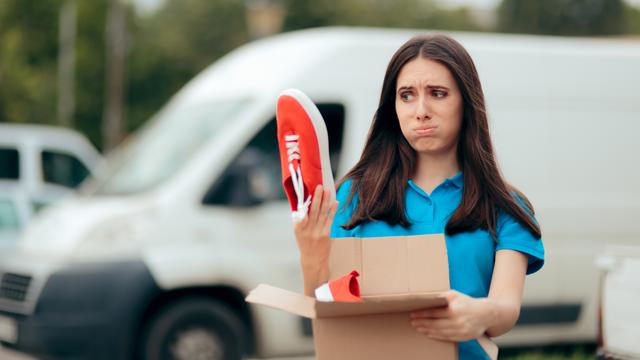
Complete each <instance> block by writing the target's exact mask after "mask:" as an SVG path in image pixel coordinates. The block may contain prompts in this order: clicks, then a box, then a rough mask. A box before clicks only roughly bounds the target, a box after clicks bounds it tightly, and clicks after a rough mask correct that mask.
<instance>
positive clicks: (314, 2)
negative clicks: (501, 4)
mask: <svg viewBox="0 0 640 360" xmlns="http://www.w3.org/2000/svg"><path fill="white" fill-rule="evenodd" d="M284 4H285V8H286V14H287V16H286V18H285V24H284V30H285V31H288V30H296V29H302V28H308V27H317V26H329V25H345V26H376V27H396V28H418V29H441V30H480V29H481V28H480V26H479V25H478V24H476V23H475V21H474V20H473V16H472V14H471V13H470V11H469V9H468V8H465V7H461V8H457V9H442V8H440V7H438V6H437V4H436V3H434V2H433V1H431V0H396V1H386V0H344V1H333V0H284Z"/></svg>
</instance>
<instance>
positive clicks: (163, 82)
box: [0, 0, 640, 359]
mask: <svg viewBox="0 0 640 360" xmlns="http://www.w3.org/2000/svg"><path fill="white" fill-rule="evenodd" d="M326 26H360V27H381V28H408V29H424V30H443V31H465V32H478V33H489V32H491V33H513V34H534V35H545V36H563V37H589V38H603V39H627V38H629V39H637V37H638V36H640V0H538V1H529V0H451V1H446V0H341V1H335V0H0V123H7V124H38V125H53V126H56V127H57V128H58V129H57V130H55V131H58V133H55V131H54V130H53V129H49V130H48V131H50V132H47V133H44V134H41V135H40V136H41V137H44V138H46V139H44V140H42V141H45V142H46V141H54V142H58V143H63V144H65V145H66V146H72V147H73V149H74V150H73V151H75V152H74V154H75V155H74V156H69V154H68V153H55V152H50V153H48V154H43V157H42V162H43V167H44V170H43V173H44V176H45V177H46V178H47V179H48V181H49V182H51V183H55V184H57V185H58V188H54V189H49V190H47V191H44V192H43V193H42V194H40V195H38V196H39V197H38V196H36V197H37V199H36V201H34V202H33V204H28V205H27V206H24V205H20V206H21V207H22V208H20V209H18V210H16V214H18V215H11V216H8V217H7V216H6V215H7V214H9V210H8V208H7V207H5V205H3V204H4V203H3V202H2V201H3V200H2V198H0V214H2V213H3V212H4V214H5V219H6V218H9V219H10V220H5V223H4V224H2V225H3V226H4V227H7V228H11V226H15V225H16V224H17V223H18V222H19V221H18V218H17V217H21V218H25V219H28V218H30V217H31V216H33V215H34V214H35V213H37V212H38V211H39V210H40V208H42V207H44V206H46V205H47V204H49V203H52V202H54V201H56V199H57V196H58V194H57V192H60V196H62V195H63V193H64V192H65V191H66V190H64V189H70V191H72V190H73V189H74V188H76V187H77V186H79V184H80V183H81V182H82V181H83V180H84V179H85V178H86V177H87V176H89V175H90V174H91V172H92V171H93V170H94V169H95V167H96V166H97V165H96V164H97V163H98V162H99V161H100V159H101V157H102V156H103V155H106V154H108V153H109V152H110V151H111V150H112V149H114V148H116V147H117V145H118V144H120V143H122V142H123V141H125V140H126V139H127V138H128V137H129V136H130V135H131V134H132V133H133V132H134V131H136V130H137V129H138V128H140V127H141V126H142V125H143V124H144V123H145V122H146V121H147V120H148V119H150V118H151V117H152V116H153V115H154V114H155V113H156V112H157V111H158V110H159V109H160V108H161V107H162V106H163V105H164V104H166V103H167V101H168V100H169V99H170V98H171V97H172V96H173V95H174V94H175V93H176V92H177V91H178V90H180V88H182V87H183V86H184V85H185V84H186V83H187V82H188V81H189V80H190V79H192V78H193V77H194V76H195V75H196V74H198V73H199V72H201V71H202V70H203V69H205V68H206V67H207V66H209V65H210V64H212V63H213V62H215V61H216V60H217V59H219V58H220V57H222V56H223V55H225V54H227V53H229V52H230V51H231V50H233V49H235V48H237V47H239V46H240V45H243V44H245V43H248V42H251V41H253V40H257V39H261V38H265V37H269V36H272V35H275V34H278V33H283V32H290V31H294V30H299V29H306V28H316V27H326ZM638 66H639V67H640V64H638ZM0 125H1V124H0ZM60 127H61V128H63V129H73V130H75V131H76V132H77V133H71V132H64V131H62V130H63V129H59V128H60ZM23 130H24V129H23ZM12 131H16V130H15V129H9V128H1V127H0V138H1V137H2V135H3V133H4V135H5V136H6V137H7V138H17V137H19V136H27V135H25V134H24V131H22V130H21V132H20V133H19V132H12ZM38 131H39V130H37V129H35V128H27V133H28V136H37V135H38V134H37V132H38ZM0 147H1V146H0ZM0 150H2V149H0ZM69 151H71V150H69ZM17 161H18V160H17V156H15V155H14V154H13V153H11V152H9V151H0V162H1V165H2V169H1V170H0V172H1V173H0V174H1V175H2V176H1V177H2V178H3V179H14V178H17V177H18V175H17V174H16V173H14V172H13V170H11V169H12V166H13V165H15V164H16V163H17ZM11 186H12V185H11V184H4V183H3V182H0V191H1V192H2V193H3V194H10V196H11V197H12V201H14V200H15V202H16V203H21V200H20V197H25V196H26V195H24V194H20V190H17V189H14V188H11ZM5 188H6V189H5ZM51 194H53V195H51ZM6 196H9V195H6ZM22 202H24V201H22ZM32 205H33V206H32ZM12 214H13V213H12ZM12 216H13V217H15V218H13V217H12ZM0 235H2V236H4V235H3V234H0ZM14 235H15V234H13V235H11V234H10V236H14ZM1 240H2V237H0V244H2V241H1ZM0 331H2V323H1V322H0ZM8 336H11V333H9V335H8ZM594 340H595V339H594ZM503 354H504V357H502V358H505V359H590V358H595V341H594V342H593V343H587V344H575V345H563V346H555V347H541V348H539V349H536V348H533V349H532V348H528V349H507V350H506V351H505V352H503ZM5 357H6V358H11V359H13V358H15V359H22V358H23V357H22V355H17V354H15V353H13V352H9V351H8V350H2V349H0V358H5ZM25 358H26V357H25Z"/></svg>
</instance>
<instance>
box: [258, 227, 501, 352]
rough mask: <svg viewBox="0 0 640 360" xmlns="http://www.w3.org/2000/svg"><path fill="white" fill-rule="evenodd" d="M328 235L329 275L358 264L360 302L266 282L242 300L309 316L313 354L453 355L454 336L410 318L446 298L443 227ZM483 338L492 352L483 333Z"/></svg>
mask: <svg viewBox="0 0 640 360" xmlns="http://www.w3.org/2000/svg"><path fill="white" fill-rule="evenodd" d="M331 241H332V248H331V254H330V258H329V273H330V274H329V278H330V279H334V278H337V277H340V276H342V275H344V274H346V273H348V272H350V271H351V270H357V271H358V272H359V273H360V278H359V282H360V291H361V295H362V297H363V298H364V300H365V301H364V302H363V303H339V302H319V301H316V300H315V299H314V298H313V297H309V296H305V295H301V294H297V293H294V292H291V291H287V290H283V289H279V288H275V287H272V286H269V285H264V284H261V285H259V286H258V287H257V288H256V289H254V290H252V291H251V293H249V295H248V296H247V299H246V300H247V302H250V303H255V304H262V305H266V306H270V307H273V308H277V309H281V310H284V311H287V312H290V313H292V314H297V315H300V316H304V317H307V318H310V319H312V320H313V334H314V341H315V348H316V359H317V360H342V359H344V360H354V359H369V360H375V359H381V360H382V359H385V360H387V359H403V360H414V359H415V360H428V359H438V360H441V359H444V360H446V359H457V346H456V344H455V343H451V342H443V341H437V340H433V339H430V338H428V337H426V336H425V335H422V334H420V333H418V332H417V331H416V330H415V329H414V328H413V327H412V326H411V324H410V320H409V312H411V311H413V310H418V309H425V308H431V307H439V306H445V305H446V304H447V300H446V299H445V298H444V297H443V296H442V292H443V291H446V290H448V289H449V269H448V261H447V249H446V244H445V239H444V236H443V235H442V234H438V235H420V236H397V237H380V238H340V239H332V240H331ZM483 343H484V344H483ZM481 344H483V347H485V346H488V347H485V350H486V351H487V352H488V353H490V355H491V353H493V352H495V356H492V358H495V357H497V347H495V345H494V344H493V343H492V342H491V341H490V340H489V339H488V338H485V339H483V340H482V342H481ZM494 348H495V349H494ZM494 350H495V351H494Z"/></svg>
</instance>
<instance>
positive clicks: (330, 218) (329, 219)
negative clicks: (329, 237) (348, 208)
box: [322, 201, 339, 234]
mask: <svg viewBox="0 0 640 360" xmlns="http://www.w3.org/2000/svg"><path fill="white" fill-rule="evenodd" d="M338 205H339V204H338V202H337V201H334V202H333V203H332V204H331V207H330V208H329V215H327V217H326V218H325V220H324V225H323V226H322V233H323V234H330V233H331V225H333V217H334V216H335V215H336V211H337V210H338Z"/></svg>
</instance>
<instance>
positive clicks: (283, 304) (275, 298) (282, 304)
mask: <svg viewBox="0 0 640 360" xmlns="http://www.w3.org/2000/svg"><path fill="white" fill-rule="evenodd" d="M245 300H246V301H247V302H249V303H252V304H261V305H266V306H269V307H272V308H276V309H280V310H284V311H286V312H289V313H292V314H296V315H300V316H303V317H306V318H310V319H313V318H315V317H316V309H315V303H316V300H315V299H314V298H312V297H309V296H305V295H302V294H298V293H295V292H293V291H288V290H284V289H280V288H277V287H275V286H271V285H267V284H260V285H258V286H257V287H256V288H255V289H253V290H251V292H249V295H247V297H246V298H245Z"/></svg>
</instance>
